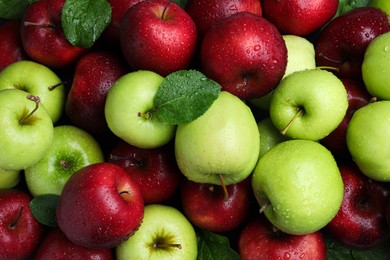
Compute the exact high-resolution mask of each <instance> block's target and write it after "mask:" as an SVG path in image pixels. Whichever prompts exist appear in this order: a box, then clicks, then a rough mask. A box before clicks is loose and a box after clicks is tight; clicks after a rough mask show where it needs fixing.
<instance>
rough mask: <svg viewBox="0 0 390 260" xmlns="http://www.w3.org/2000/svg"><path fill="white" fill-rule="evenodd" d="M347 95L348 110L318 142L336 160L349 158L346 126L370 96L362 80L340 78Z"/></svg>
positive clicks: (368, 100) (367, 101)
mask: <svg viewBox="0 0 390 260" xmlns="http://www.w3.org/2000/svg"><path fill="white" fill-rule="evenodd" d="M341 81H342V82H343V84H344V86H345V89H346V90H347V95H348V109H347V113H346V114H345V116H344V119H343V120H342V121H341V123H340V124H339V126H338V127H337V128H336V129H335V130H333V132H331V133H330V134H329V135H328V136H326V137H325V138H323V139H322V140H321V141H320V142H321V143H322V144H323V145H324V146H325V147H326V148H328V149H329V150H330V151H331V152H332V153H333V155H334V156H336V157H337V158H349V157H350V155H349V151H348V147H347V142H346V133H347V126H348V123H349V121H350V120H351V117H352V115H353V113H354V112H355V111H356V110H357V109H358V108H360V107H362V106H365V105H367V104H368V103H369V102H370V101H371V99H372V96H371V95H370V94H369V93H368V91H367V89H366V87H365V85H364V83H363V81H362V80H359V79H353V78H342V79H341Z"/></svg>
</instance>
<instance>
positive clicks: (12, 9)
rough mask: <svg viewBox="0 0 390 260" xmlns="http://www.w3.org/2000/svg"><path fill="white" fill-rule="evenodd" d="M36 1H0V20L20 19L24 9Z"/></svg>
mask: <svg viewBox="0 0 390 260" xmlns="http://www.w3.org/2000/svg"><path fill="white" fill-rule="evenodd" d="M36 1H38V0H0V18H3V19H21V18H22V16H23V13H24V11H25V10H26V8H27V7H28V6H29V5H30V4H32V3H34V2H36Z"/></svg>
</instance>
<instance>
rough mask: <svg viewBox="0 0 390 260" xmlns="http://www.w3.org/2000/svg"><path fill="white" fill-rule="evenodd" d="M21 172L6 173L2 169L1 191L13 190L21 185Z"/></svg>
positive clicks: (0, 170)
mask: <svg viewBox="0 0 390 260" xmlns="http://www.w3.org/2000/svg"><path fill="white" fill-rule="evenodd" d="M20 179H21V171H19V170H17V171H6V170H2V169H0V190H3V189H11V188H13V187H15V186H16V185H18V184H19V182H20Z"/></svg>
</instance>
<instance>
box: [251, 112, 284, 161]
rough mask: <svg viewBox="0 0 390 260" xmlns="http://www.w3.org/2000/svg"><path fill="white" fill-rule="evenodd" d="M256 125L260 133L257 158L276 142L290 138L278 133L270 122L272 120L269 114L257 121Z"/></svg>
mask: <svg viewBox="0 0 390 260" xmlns="http://www.w3.org/2000/svg"><path fill="white" fill-rule="evenodd" d="M257 127H258V128H259V133H260V154H259V158H260V157H262V156H263V155H264V154H265V153H266V152H267V151H269V150H270V149H271V148H272V147H274V146H275V145H277V144H278V143H281V142H284V141H287V140H289V139H290V138H289V137H288V136H286V135H282V134H281V133H280V131H279V130H278V129H277V128H276V127H275V125H274V123H272V120H271V118H270V117H269V116H268V117H265V118H263V119H261V120H260V121H258V122H257Z"/></svg>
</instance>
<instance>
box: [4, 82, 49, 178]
mask: <svg viewBox="0 0 390 260" xmlns="http://www.w3.org/2000/svg"><path fill="white" fill-rule="evenodd" d="M0 126H1V127H0V147H1V149H0V169H3V170H8V171H9V170H13V171H15V170H16V171H18V170H23V169H25V168H28V167H31V166H32V165H34V164H36V163H37V162H38V161H39V160H40V159H41V158H42V157H43V156H44V155H45V153H46V152H47V151H48V150H49V149H50V146H51V144H52V141H53V132H54V130H53V129H54V127H53V122H52V120H51V118H50V115H49V113H48V112H47V110H46V109H45V108H44V107H43V106H42V105H40V102H39V101H38V100H37V97H34V96H31V95H30V94H28V93H27V92H25V91H22V90H19V89H3V90H0Z"/></svg>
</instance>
